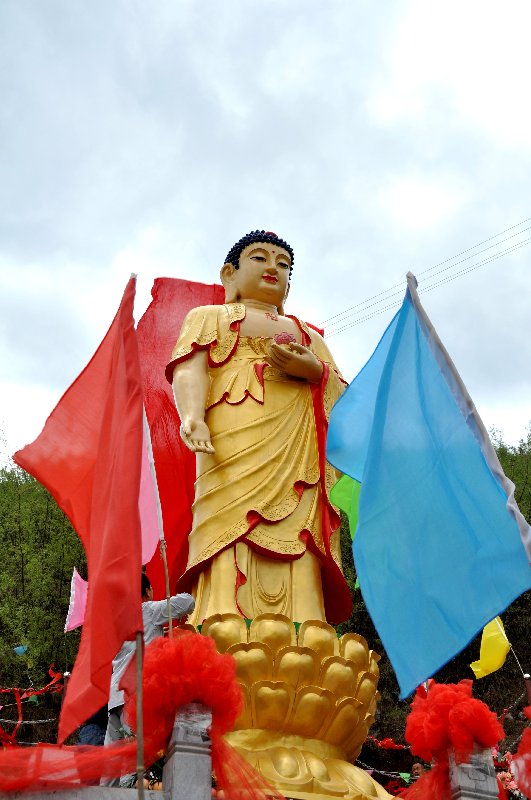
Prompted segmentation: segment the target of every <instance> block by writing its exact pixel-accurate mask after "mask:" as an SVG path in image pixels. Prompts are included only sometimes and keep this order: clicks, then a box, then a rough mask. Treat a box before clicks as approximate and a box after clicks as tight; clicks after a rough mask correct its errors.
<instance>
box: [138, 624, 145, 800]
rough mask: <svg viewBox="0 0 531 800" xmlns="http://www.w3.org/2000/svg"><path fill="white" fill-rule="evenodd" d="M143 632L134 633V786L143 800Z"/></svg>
mask: <svg viewBox="0 0 531 800" xmlns="http://www.w3.org/2000/svg"><path fill="white" fill-rule="evenodd" d="M143 661H144V634H143V633H137V635H136V788H137V792H138V798H139V800H144V769H145V767H144V711H143V705H142V667H143Z"/></svg>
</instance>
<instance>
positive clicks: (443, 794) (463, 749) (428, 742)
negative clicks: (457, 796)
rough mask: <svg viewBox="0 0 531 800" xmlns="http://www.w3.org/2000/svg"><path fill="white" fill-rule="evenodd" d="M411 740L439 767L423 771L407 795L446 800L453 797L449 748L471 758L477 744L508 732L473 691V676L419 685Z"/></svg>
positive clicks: (408, 728)
mask: <svg viewBox="0 0 531 800" xmlns="http://www.w3.org/2000/svg"><path fill="white" fill-rule="evenodd" d="M405 736H406V740H407V741H408V742H409V743H410V745H411V752H412V753H414V754H415V755H418V756H420V758H422V760H423V761H432V760H434V761H435V767H434V768H433V769H432V770H430V772H428V773H425V774H424V775H422V776H421V777H420V778H419V780H418V781H417V782H416V783H415V784H414V785H413V786H412V787H411V788H409V789H407V790H406V791H405V792H404V793H403V796H404V797H406V798H407V799H408V800H428V798H429V800H446V798H449V797H450V780H449V767H448V754H449V752H453V753H454V754H455V758H456V760H457V761H458V762H459V763H462V762H466V761H467V760H468V759H469V757H470V755H471V754H472V752H473V751H474V749H475V747H480V748H488V747H494V745H496V744H497V743H498V742H499V741H500V739H503V738H504V736H505V732H504V730H503V728H502V726H501V725H500V723H499V721H498V719H497V717H496V714H495V713H494V712H493V711H490V710H489V708H488V707H487V706H486V705H485V703H483V702H481V700H476V699H475V698H473V697H472V681H470V680H464V681H460V682H459V683H449V684H437V683H435V681H430V682H429V687H428V692H427V693H426V690H425V689H424V687H423V686H420V687H419V688H418V689H417V693H416V695H415V698H414V700H413V702H412V704H411V713H410V715H409V717H408V718H407V722H406V734H405Z"/></svg>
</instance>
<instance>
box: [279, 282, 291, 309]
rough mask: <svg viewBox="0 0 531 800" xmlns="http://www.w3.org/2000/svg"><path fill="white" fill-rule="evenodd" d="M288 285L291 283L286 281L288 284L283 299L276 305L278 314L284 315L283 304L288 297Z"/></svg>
mask: <svg viewBox="0 0 531 800" xmlns="http://www.w3.org/2000/svg"><path fill="white" fill-rule="evenodd" d="M290 286H291V283H289V281H288V285H287V286H286V294H285V295H284V300H283V301H282V303H281V304H280V306H279V307H278V313H279V314H280V315H281V316H282V317H285V316H286V312H285V311H284V304H285V302H286V300H287V299H288V294H289V287H290Z"/></svg>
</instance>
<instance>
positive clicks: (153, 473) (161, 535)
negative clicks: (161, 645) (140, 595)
mask: <svg viewBox="0 0 531 800" xmlns="http://www.w3.org/2000/svg"><path fill="white" fill-rule="evenodd" d="M143 421H144V434H145V440H146V447H147V453H148V461H149V469H150V472H151V478H152V480H153V486H154V487H155V503H156V508H157V523H158V528H159V539H160V542H159V545H160V555H161V557H162V563H163V565H164V579H165V582H166V605H167V611H168V626H169V627H168V636H169V638H170V639H172V638H173V624H172V613H171V602H170V597H171V594H170V573H169V571H168V559H167V557H166V539H165V538H164V525H163V522H162V508H161V505H160V495H159V485H158V483H157V471H156V469H155V459H154V457H153V447H152V444H151V433H150V430H149V424H148V420H147V415H146V407H145V406H144V407H143Z"/></svg>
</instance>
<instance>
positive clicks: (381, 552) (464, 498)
mask: <svg viewBox="0 0 531 800" xmlns="http://www.w3.org/2000/svg"><path fill="white" fill-rule="evenodd" d="M327 457H328V460H329V461H330V463H331V464H333V465H334V466H335V467H336V468H337V469H339V470H341V472H343V473H346V474H347V475H350V476H351V477H352V478H354V479H355V480H356V481H359V482H360V483H361V491H360V498H359V516H358V526H357V530H356V536H355V538H354V541H353V553H354V561H355V565H356V570H357V574H358V578H359V582H360V588H361V591H362V594H363V597H364V600H365V604H366V606H367V608H368V610H369V613H370V615H371V617H372V619H373V622H374V624H375V626H376V629H377V631H378V633H379V635H380V637H381V639H382V642H383V644H384V647H385V649H386V651H387V654H388V656H389V659H390V661H391V663H392V665H393V668H394V670H395V673H396V676H397V679H398V682H399V684H400V690H401V697H402V698H403V697H406V696H407V695H409V694H410V693H411V692H412V691H414V689H415V688H416V687H417V686H418V685H419V684H420V683H422V682H423V681H424V680H426V679H427V678H429V677H430V676H432V675H433V674H434V673H435V672H437V670H439V669H440V668H441V667H442V666H443V665H444V664H446V662H448V661H449V660H450V659H452V658H453V657H454V656H455V655H456V654H457V653H459V652H460V651H461V650H462V649H463V648H464V647H466V645H467V644H468V643H469V642H470V640H471V639H472V638H473V637H474V636H475V635H476V634H477V633H478V632H479V631H481V629H482V628H483V627H484V626H485V625H486V624H487V623H488V622H489V621H490V620H491V619H493V618H494V617H495V616H497V615H498V614H500V613H501V612H502V611H504V610H505V609H506V608H507V606H508V605H510V603H512V602H513V600H515V599H516V598H517V597H518V596H519V595H520V594H521V593H522V592H524V591H526V590H527V589H529V588H531V567H530V564H529V561H530V554H531V530H530V528H529V525H528V524H527V522H526V521H525V519H524V518H523V516H522V514H521V513H520V511H519V509H518V507H517V505H516V502H515V500H514V485H513V484H512V483H511V482H510V481H509V480H508V478H507V477H506V476H505V475H504V473H503V470H502V468H501V466H500V463H499V461H498V458H497V456H496V453H495V451H494V448H493V447H492V444H491V442H490V439H489V436H488V434H487V432H486V430H485V427H484V425H483V423H482V422H481V419H480V418H479V415H478V413H477V411H476V409H475V407H474V404H473V403H472V400H471V399H470V396H469V395H468V392H467V391H466V388H465V386H464V385H463V382H462V381H461V379H460V377H459V375H458V373H457V370H456V369H455V367H454V365H453V363H452V361H451V359H450V357H449V356H448V353H447V352H446V350H445V349H444V346H443V345H442V343H441V341H440V339H439V337H438V336H437V334H436V332H435V330H434V329H433V326H432V325H431V322H430V320H429V319H428V317H427V315H426V313H425V312H424V309H423V308H422V306H421V305H420V301H419V299H418V295H417V292H416V281H415V278H414V276H413V275H411V274H409V275H408V291H407V293H406V297H405V299H404V303H403V305H402V308H401V309H400V311H399V312H398V313H397V315H396V316H395V317H394V319H393V320H392V322H391V323H390V325H389V327H388V328H387V330H386V331H385V333H384V335H383V337H382V339H381V340H380V343H379V344H378V347H377V348H376V350H375V352H374V354H373V355H372V357H371V358H370V359H369V361H368V362H367V364H366V365H365V367H364V368H363V369H362V371H361V372H360V373H359V375H358V376H357V377H356V378H355V379H354V381H353V382H352V383H351V385H350V386H349V388H348V389H347V391H346V392H345V394H344V395H343V396H342V397H341V398H340V399H339V400H338V402H337V403H336V405H335V406H334V408H333V410H332V414H331V417H330V425H329V430H328V442H327ZM352 533H353V534H354V531H352ZM526 548H528V552H527V553H526Z"/></svg>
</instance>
